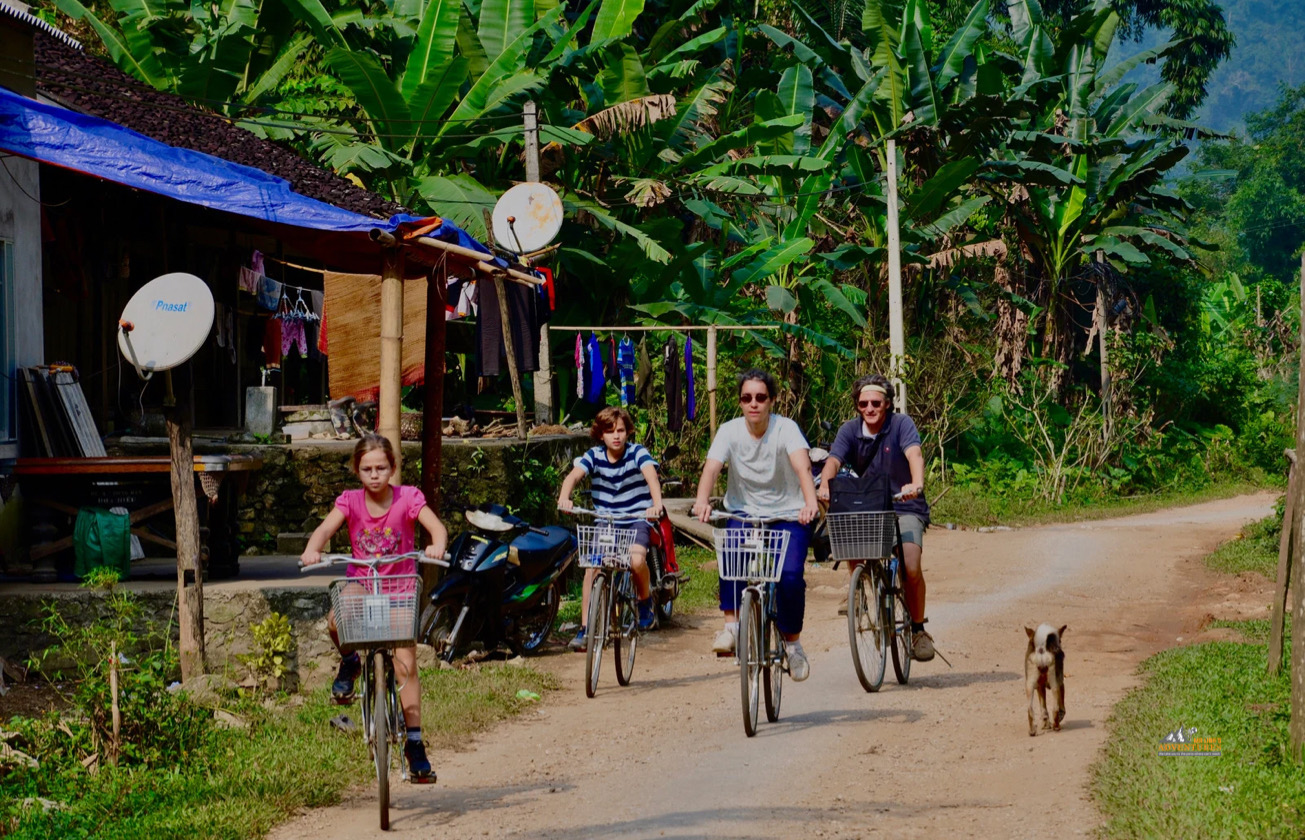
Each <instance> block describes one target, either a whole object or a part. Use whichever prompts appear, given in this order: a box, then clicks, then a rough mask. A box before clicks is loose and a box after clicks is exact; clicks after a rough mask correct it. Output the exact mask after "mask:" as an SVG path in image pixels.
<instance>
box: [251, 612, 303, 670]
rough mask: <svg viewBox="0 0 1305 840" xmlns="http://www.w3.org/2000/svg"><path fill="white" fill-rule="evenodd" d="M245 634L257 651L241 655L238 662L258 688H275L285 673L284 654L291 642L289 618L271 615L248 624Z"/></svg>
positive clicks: (291, 633)
mask: <svg viewBox="0 0 1305 840" xmlns="http://www.w3.org/2000/svg"><path fill="white" fill-rule="evenodd" d="M249 632H250V634H251V635H252V636H253V637H254V644H255V645H256V646H257V650H256V651H255V652H254V653H248V654H243V655H241V657H240V661H241V662H244V663H245V665H246V666H247V667H248V668H249V671H250V674H251V675H252V676H253V677H254V679H255V680H257V681H258V684H259V685H260V686H263V687H268V686H269V685H277V686H279V681H280V679H281V677H282V676H284V674H285V672H286V654H287V653H289V652H290V650H291V649H292V648H293V647H294V643H295V642H294V633H293V630H292V628H291V626H290V619H289V618H287V617H286V616H284V615H282V614H281V613H278V612H273V613H272V614H271V615H269V616H268V617H267V618H265V619H263V620H262V621H260V622H258V623H256V624H251V625H249Z"/></svg>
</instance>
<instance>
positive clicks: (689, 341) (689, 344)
mask: <svg viewBox="0 0 1305 840" xmlns="http://www.w3.org/2000/svg"><path fill="white" fill-rule="evenodd" d="M684 409H685V411H684V413H685V416H686V417H688V419H689V420H690V421H692V420H696V419H697V417H698V401H697V400H695V399H694V398H693V336H692V335H691V334H689V333H685V335H684Z"/></svg>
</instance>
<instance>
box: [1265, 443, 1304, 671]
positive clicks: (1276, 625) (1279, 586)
mask: <svg viewBox="0 0 1305 840" xmlns="http://www.w3.org/2000/svg"><path fill="white" fill-rule="evenodd" d="M1282 454H1283V455H1285V456H1286V457H1287V464H1288V467H1287V505H1286V507H1285V508H1284V510H1283V512H1282V535H1281V536H1280V537H1279V538H1278V576H1277V580H1276V582H1275V584H1274V587H1273V604H1272V613H1271V615H1270V617H1269V673H1270V674H1275V675H1276V674H1277V673H1278V672H1279V671H1281V670H1282V630H1283V627H1282V623H1283V618H1284V617H1285V616H1286V614H1287V591H1288V588H1289V584H1290V582H1291V557H1292V552H1293V551H1295V542H1296V540H1295V534H1294V533H1293V532H1292V529H1291V523H1292V522H1293V521H1295V518H1296V494H1297V493H1298V492H1299V491H1298V489H1297V487H1296V482H1298V481H1299V480H1300V474H1299V472H1298V471H1297V469H1296V451H1295V450H1293V449H1284V450H1283V452H1282Z"/></svg>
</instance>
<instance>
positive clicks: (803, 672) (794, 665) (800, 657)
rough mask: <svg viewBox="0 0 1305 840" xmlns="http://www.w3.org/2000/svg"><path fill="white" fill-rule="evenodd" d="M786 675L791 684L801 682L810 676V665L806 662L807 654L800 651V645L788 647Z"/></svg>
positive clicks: (795, 644)
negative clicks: (791, 679) (790, 678)
mask: <svg viewBox="0 0 1305 840" xmlns="http://www.w3.org/2000/svg"><path fill="white" fill-rule="evenodd" d="M788 673H789V676H791V677H792V678H793V682H802V681H803V680H805V679H806V678H807V677H809V676H811V663H809V662H807V654H806V651H804V650H802V645H801V644H798V643H794V644H792V645H789V648H788Z"/></svg>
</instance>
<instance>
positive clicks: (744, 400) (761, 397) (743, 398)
mask: <svg viewBox="0 0 1305 840" xmlns="http://www.w3.org/2000/svg"><path fill="white" fill-rule="evenodd" d="M754 397H755V398H756V400H757V405H764V404H765V402H766V401H767V400H769V399H770V394H739V403H740V404H741V405H751V404H752V400H753V398H754Z"/></svg>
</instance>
